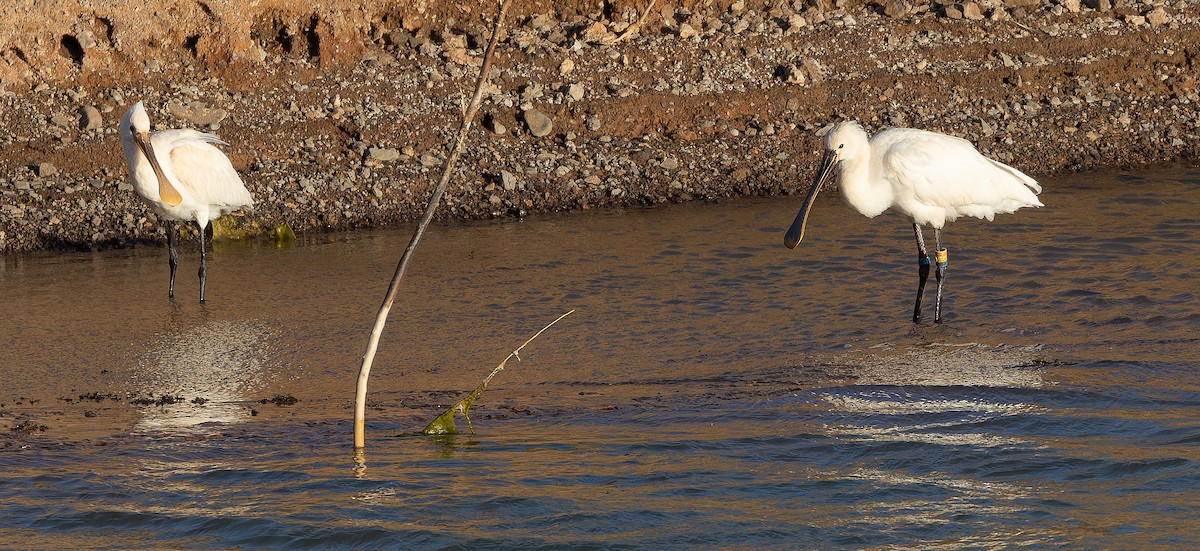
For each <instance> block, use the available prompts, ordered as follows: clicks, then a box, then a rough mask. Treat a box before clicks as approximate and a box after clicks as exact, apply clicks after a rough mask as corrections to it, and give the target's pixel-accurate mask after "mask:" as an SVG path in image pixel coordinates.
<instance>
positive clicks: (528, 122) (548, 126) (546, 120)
mask: <svg viewBox="0 0 1200 551" xmlns="http://www.w3.org/2000/svg"><path fill="white" fill-rule="evenodd" d="M524 119H525V126H526V127H527V128H529V133H530V134H533V135H534V137H537V138H544V137H546V136H549V135H550V133H551V132H553V131H554V121H552V120H550V117H548V116H546V114H545V113H542V112H541V111H538V110H537V109H530V110H528V111H525V113H524Z"/></svg>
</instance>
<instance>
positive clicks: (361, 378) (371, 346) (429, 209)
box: [354, 0, 510, 449]
mask: <svg viewBox="0 0 1200 551" xmlns="http://www.w3.org/2000/svg"><path fill="white" fill-rule="evenodd" d="M509 1H510V0H501V2H500V8H499V11H498V12H497V13H496V24H495V28H494V29H493V30H492V38H491V40H490V41H489V42H488V47H487V52H486V53H484V55H483V66H482V67H480V69H479V80H478V81H477V82H476V83H475V95H474V96H473V97H472V99H471V104H470V105H469V106H468V107H467V109H466V110H465V112H464V113H463V121H462V126H461V127H459V130H458V139H457V141H455V143H454V147H453V148H452V149H451V150H450V154H449V155H447V156H446V162H445V163H443V165H442V177H441V179H440V180H439V181H438V184H437V187H435V188H434V189H433V194H432V195H431V196H430V197H429V204H428V205H427V206H426V207H425V214H424V215H423V216H422V217H421V220H420V222H419V223H417V229H416V230H415V231H414V232H413V236H412V239H411V240H410V241H409V242H408V247H407V248H405V249H404V254H403V255H402V256H401V257H400V262H399V263H398V264H397V265H396V274H395V275H394V276H392V282H391V284H390V285H389V286H388V292H387V295H386V296H385V297H384V299H383V305H382V306H380V307H379V314H378V315H376V316H375V326H374V328H373V329H372V330H371V338H370V340H369V341H368V342H367V350H366V352H365V353H363V359H362V366H360V367H359V370H358V385H357V388H356V391H355V396H354V447H355V449H361V448H362V447H363V446H364V445H366V436H365V432H366V431H365V424H366V407H367V406H366V404H367V379H368V378H369V377H370V375H371V363H372V362H374V360H375V351H376V350H377V349H378V348H379V336H380V335H381V334H382V333H383V326H384V324H385V323H387V316H388V312H389V311H390V310H391V308H392V302H394V301H395V300H396V292H397V291H398V290H399V289H400V280H401V279H402V278H403V277H404V272H405V271H407V270H408V262H409V260H410V259H411V258H412V255H413V252H414V251H415V250H416V249H417V243H419V242H420V241H421V237H422V236H423V235H424V234H425V229H426V228H428V227H429V223H430V222H432V221H433V215H434V213H435V212H436V211H437V207H438V203H440V202H441V199H442V194H443V193H445V191H446V184H447V183H449V181H450V174H451V172H452V171H453V169H454V164H455V163H456V162H457V161H458V156H459V155H460V154H461V153H462V150H463V146H464V144H465V143H466V140H467V133H468V131H469V130H470V129H471V121H472V119H474V118H475V115H476V114H477V113H478V112H479V107H480V104H481V103H482V101H483V89H484V88H485V84H486V83H487V80H488V72H489V71H490V70H491V67H492V56H493V53H494V52H495V50H496V43H497V42H498V41H499V37H500V27H501V25H502V23H503V21H504V15H505V13H507V12H508V4H509Z"/></svg>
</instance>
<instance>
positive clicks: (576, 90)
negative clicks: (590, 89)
mask: <svg viewBox="0 0 1200 551" xmlns="http://www.w3.org/2000/svg"><path fill="white" fill-rule="evenodd" d="M583 94H584V91H583V85H582V84H579V83H575V84H572V85H570V86H568V87H567V98H568V99H570V100H571V101H580V100H582V99H583Z"/></svg>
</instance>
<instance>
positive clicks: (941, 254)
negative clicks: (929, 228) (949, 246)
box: [933, 228, 950, 323]
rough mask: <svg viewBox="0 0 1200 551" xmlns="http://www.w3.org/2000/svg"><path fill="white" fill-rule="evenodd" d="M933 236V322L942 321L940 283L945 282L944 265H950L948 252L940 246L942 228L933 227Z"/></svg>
mask: <svg viewBox="0 0 1200 551" xmlns="http://www.w3.org/2000/svg"><path fill="white" fill-rule="evenodd" d="M933 238H934V242H935V244H936V245H937V275H936V277H937V298H936V299H934V302H933V322H934V323H942V285H943V284H945V279H944V278H945V275H946V267H947V266H949V265H950V253H949V252H948V251H947V250H946V249H945V248H944V247H942V230H940V229H937V228H934V230H933Z"/></svg>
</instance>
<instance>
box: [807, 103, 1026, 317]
mask: <svg viewBox="0 0 1200 551" xmlns="http://www.w3.org/2000/svg"><path fill="white" fill-rule="evenodd" d="M835 168H836V169H838V172H839V174H840V177H839V178H838V184H839V187H840V188H841V190H842V198H843V199H845V200H846V202H847V203H849V204H850V206H852V207H854V209H855V210H857V211H858V212H859V213H861V214H862V215H863V216H866V217H868V218H871V217H875V216H878V215H879V214H881V213H883V211H885V210H887V209H888V208H891V209H892V210H894V211H896V212H899V213H901V214H903V215H905V216H907V217H908V218H909V219H910V220H912V224H913V232H914V233H915V234H916V236H917V262H918V264H919V266H920V268H919V270H920V282H919V283H918V284H917V303H916V305H915V306H914V307H913V322H919V321H921V295H922V294H923V293H924V292H925V281H926V280H927V279H928V278H929V264H930V262H929V254H928V253H927V252H926V251H925V236H924V235H922V233H921V226H923V225H925V224H929V225H930V226H933V231H934V238H935V240H936V245H937V249H936V253H937V257H936V263H937V298H936V300H935V302H934V315H933V321H934V322H935V323H941V321H942V284H943V280H942V278H943V277H944V274H945V272H946V267H947V266H948V264H949V255H948V254H947V252H946V249H945V248H943V247H942V226H944V225H945V224H946V222H952V221H954V219H956V218H958V217H959V216H974V217H976V218H986V219H988V220H992V219H993V218H994V217H995V216H996V214H997V213H1000V214H1005V213H1010V212H1013V211H1015V210H1017V209H1019V208H1021V207H1040V206H1042V202H1041V201H1039V200H1038V198H1037V194H1038V193H1041V191H1042V187H1041V186H1039V185H1038V183H1037V182H1036V181H1035V180H1034V179H1033V178H1030V177H1029V176H1026V175H1025V174H1024V173H1022V172H1021V171H1020V170H1017V169H1015V168H1013V167H1011V166H1008V165H1006V164H1004V163H1000V162H997V161H993V160H992V159H989V158H987V157H984V156H983V155H981V154H980V153H979V151H978V150H976V149H975V146H974V145H971V142H968V141H966V140H963V139H961V138H956V137H954V136H947V135H945V134H938V133H936V132H928V131H925V130H916V129H912V128H889V129H887V130H884V131H882V132H880V133H878V134H875V136H874V137H872V138H870V139H869V140H868V139H867V133H866V132H865V131H863V129H862V127H861V126H859V125H858V123H857V122H854V121H845V122H841V123H839V124H837V125H836V126H834V127H833V128H832V129H831V130H829V132H828V133H827V134H825V156H824V157H823V158H822V159H821V166H820V168H819V169H818V170H817V175H816V177H815V178H813V183H812V188H810V189H809V191H808V197H807V198H806V199H805V200H804V206H803V207H801V208H800V212H799V213H798V214H797V215H796V220H795V221H794V222H792V226H791V227H790V228H788V231H787V234H786V235H784V238H783V244H784V245H786V246H787V248H789V249H791V248H794V247H795V246H796V244H797V243H799V242H800V240H801V239H803V238H804V225H805V223H806V222H807V221H808V213H809V211H810V210H811V209H812V206H813V200H814V199H816V197H817V193H818V192H820V191H821V187H822V186H823V185H825V182H826V181H828V180H829V178H830V176H831V175H832V174H833V172H834V169H835Z"/></svg>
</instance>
